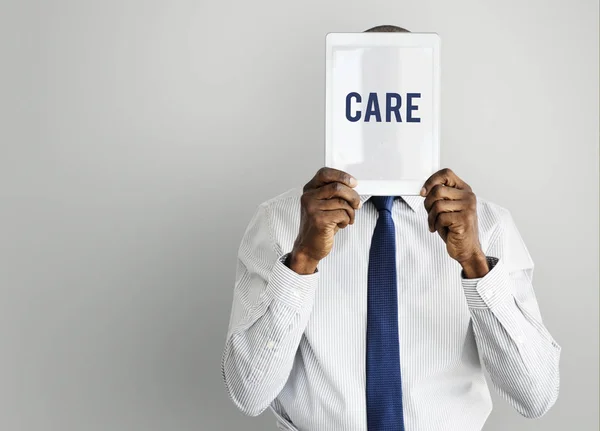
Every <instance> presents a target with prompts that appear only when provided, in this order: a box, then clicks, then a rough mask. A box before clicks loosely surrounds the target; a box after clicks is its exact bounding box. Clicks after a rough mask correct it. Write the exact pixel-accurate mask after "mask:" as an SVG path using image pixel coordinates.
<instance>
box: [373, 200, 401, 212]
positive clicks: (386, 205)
mask: <svg viewBox="0 0 600 431" xmlns="http://www.w3.org/2000/svg"><path fill="white" fill-rule="evenodd" d="M394 198H395V196H372V197H371V201H372V202H373V205H375V208H377V211H380V212H381V210H388V211H389V212H390V213H391V212H392V204H393V203H394Z"/></svg>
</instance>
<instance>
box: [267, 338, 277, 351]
mask: <svg viewBox="0 0 600 431" xmlns="http://www.w3.org/2000/svg"><path fill="white" fill-rule="evenodd" d="M274 345H275V341H273V340H270V341H269V342H268V343H267V349H272V348H273V346H274Z"/></svg>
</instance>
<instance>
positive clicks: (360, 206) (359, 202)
mask: <svg viewBox="0 0 600 431" xmlns="http://www.w3.org/2000/svg"><path fill="white" fill-rule="evenodd" d="M360 208H362V201H358V209H360Z"/></svg>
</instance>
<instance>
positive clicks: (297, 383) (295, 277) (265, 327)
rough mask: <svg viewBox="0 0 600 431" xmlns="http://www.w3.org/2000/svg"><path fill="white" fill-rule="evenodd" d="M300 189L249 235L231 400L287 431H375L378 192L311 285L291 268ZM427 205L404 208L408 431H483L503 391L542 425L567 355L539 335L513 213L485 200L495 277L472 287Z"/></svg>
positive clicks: (236, 305)
mask: <svg viewBox="0 0 600 431" xmlns="http://www.w3.org/2000/svg"><path fill="white" fill-rule="evenodd" d="M301 194H302V191H301V190H300V189H293V190H290V191H288V192H286V193H284V194H281V195H279V196H277V197H275V198H273V199H271V200H269V201H267V202H264V203H263V204H261V205H260V206H259V207H258V209H257V211H256V213H255V214H254V216H253V218H252V220H251V221H250V223H249V225H248V228H247V229H246V232H245V234H244V236H243V240H242V242H241V245H240V248H239V252H238V264H237V274H236V281H235V287H234V292H233V305H232V309H231V318H230V323H229V329H228V333H227V337H226V343H225V349H224V352H223V356H222V374H223V379H224V382H225V386H226V388H227V391H228V393H229V396H230V397H231V399H232V400H233V402H234V403H235V405H236V406H237V407H238V408H239V409H240V410H241V411H242V412H244V413H245V414H247V415H250V416H256V415H259V414H260V413H262V412H263V411H264V410H266V409H267V408H270V410H271V411H272V412H273V413H274V415H275V416H276V420H277V422H276V424H277V427H278V428H279V429H282V430H300V431H346V430H348V431H366V430H367V415H366V398H365V388H366V369H365V364H366V362H365V361H366V324H367V270H368V265H369V247H370V244H371V237H372V234H373V230H374V228H375V223H376V221H377V216H378V213H377V210H376V209H375V207H374V206H373V204H372V203H371V202H367V200H368V199H369V197H370V196H361V201H362V202H363V204H364V205H363V207H362V208H361V209H359V210H357V211H356V218H355V223H354V224H353V225H349V226H348V227H346V228H345V229H341V230H339V231H338V232H337V234H336V235H335V239H334V245H333V249H332V251H331V253H330V254H329V255H328V256H327V257H325V258H324V259H323V260H322V261H321V262H320V263H319V266H318V268H317V272H316V273H314V274H310V275H299V274H297V273H295V272H294V271H292V270H291V269H289V268H288V267H287V266H285V265H284V263H283V262H284V261H285V258H286V257H287V254H288V253H289V252H290V251H291V250H292V246H293V243H294V240H295V239H296V236H297V235H298V230H299V224H300V196H301ZM423 201H424V198H422V197H420V196H404V197H402V199H396V200H395V201H394V204H393V208H392V217H393V220H394V224H395V229H396V250H397V274H398V331H399V342H400V367H401V374H402V391H403V399H402V401H403V408H404V421H405V427H406V430H408V431H479V430H481V429H482V427H483V425H484V423H485V421H486V419H487V417H488V415H489V413H490V411H491V408H492V403H491V399H490V394H489V390H488V386H487V384H486V380H485V377H484V373H483V366H485V368H486V369H487V371H488V372H489V375H490V377H491V382H492V384H493V386H494V387H495V389H496V390H497V391H498V392H499V393H500V394H501V395H502V396H503V397H504V398H505V399H506V400H507V401H508V402H509V403H510V404H511V405H512V406H513V407H514V408H515V409H516V410H517V411H518V412H519V413H521V414H522V415H524V416H526V417H531V418H534V417H539V416H541V415H543V414H544V413H545V412H546V411H547V410H548V409H549V408H550V407H551V406H552V405H553V404H554V402H555V400H556V398H557V396H558V390H559V356H560V350H561V349H560V346H559V345H558V344H557V343H556V342H555V341H554V339H553V338H552V336H551V335H550V333H549V332H548V330H547V329H546V328H545V327H544V325H543V323H542V319H541V316H540V312H539V308H538V305H537V302H536V299H535V294H534V290H533V286H532V273H533V262H532V260H531V257H530V255H529V253H528V251H527V248H526V247H525V244H524V243H523V240H522V239H521V236H520V234H519V232H518V231H517V228H516V227H515V224H514V222H513V219H512V217H511V215H510V213H509V212H508V211H507V210H506V209H504V208H502V207H500V206H498V205H495V204H492V203H490V202H487V201H484V200H482V199H481V198H480V199H478V208H477V212H478V219H479V239H480V243H481V246H482V249H483V251H484V252H485V254H486V256H488V262H489V264H490V267H491V270H490V271H489V273H488V274H486V275H485V276H484V277H483V278H479V279H464V278H463V277H462V272H461V267H460V264H459V263H458V262H456V261H455V260H453V259H452V258H451V257H450V256H449V255H448V253H447V251H446V245H445V243H444V241H443V240H442V239H441V238H440V236H439V235H438V234H437V233H432V232H430V231H429V229H428V225H427V212H426V210H425V208H424V206H423Z"/></svg>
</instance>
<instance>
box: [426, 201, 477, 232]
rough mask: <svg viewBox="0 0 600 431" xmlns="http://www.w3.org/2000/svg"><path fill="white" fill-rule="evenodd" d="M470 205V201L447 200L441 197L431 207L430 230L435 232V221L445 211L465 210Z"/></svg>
mask: <svg viewBox="0 0 600 431" xmlns="http://www.w3.org/2000/svg"><path fill="white" fill-rule="evenodd" d="M468 207H469V202H467V201H462V200H458V201H456V200H447V199H441V200H438V201H435V202H434V203H433V205H432V206H431V208H430V209H429V217H428V220H427V222H428V224H429V231H430V232H435V223H436V221H437V218H438V217H439V216H440V215H441V214H443V213H449V212H455V211H463V210H465V209H467V208H468Z"/></svg>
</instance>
